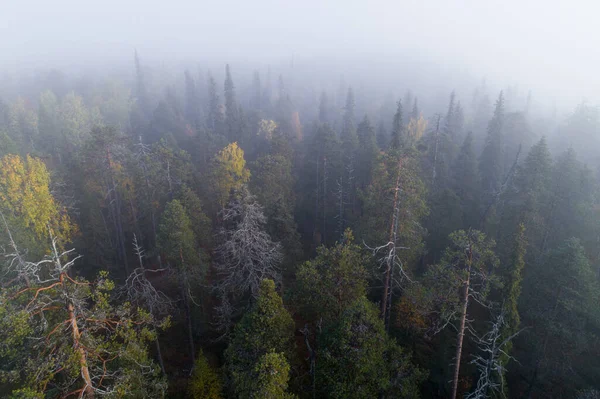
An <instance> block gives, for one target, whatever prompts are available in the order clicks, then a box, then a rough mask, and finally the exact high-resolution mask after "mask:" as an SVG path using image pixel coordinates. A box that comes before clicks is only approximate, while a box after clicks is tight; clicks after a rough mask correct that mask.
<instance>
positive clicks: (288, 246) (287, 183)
mask: <svg viewBox="0 0 600 399" xmlns="http://www.w3.org/2000/svg"><path fill="white" fill-rule="evenodd" d="M294 182H295V181H294V178H293V176H292V163H291V160H290V159H289V158H287V157H285V156H283V155H264V156H262V157H260V158H258V159H257V160H256V162H255V163H254V164H253V172H252V180H251V185H250V187H251V189H252V192H255V193H257V195H256V196H257V199H258V202H259V203H260V204H261V205H263V207H264V210H265V216H266V217H267V220H268V221H267V226H266V227H267V232H268V233H269V235H270V236H271V237H276V238H277V239H278V240H280V241H281V243H282V245H283V247H284V248H285V254H286V259H285V261H284V263H286V264H287V265H292V264H293V263H294V262H296V261H297V260H298V259H299V258H300V257H301V247H300V237H299V235H298V232H297V229H296V222H295V221H294V207H295V203H296V201H295V195H294V192H293V189H294ZM286 269H287V268H286Z"/></svg>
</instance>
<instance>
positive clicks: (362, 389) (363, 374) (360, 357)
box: [317, 297, 424, 399]
mask: <svg viewBox="0 0 600 399" xmlns="http://www.w3.org/2000/svg"><path fill="white" fill-rule="evenodd" d="M321 347H322V349H321V352H320V356H319V359H318V361H317V379H318V381H319V385H320V386H322V391H323V394H324V395H325V397H329V398H356V399H358V398H365V399H367V398H376V397H378V396H380V395H381V396H383V397H390V398H396V397H403V398H417V397H418V385H419V384H420V383H421V381H422V380H423V377H424V374H423V373H422V372H421V371H420V370H418V369H416V368H415V367H414V366H412V365H411V364H410V359H409V357H408V356H407V355H406V354H405V353H404V351H403V350H401V349H400V348H399V347H398V345H397V344H396V343H395V342H394V341H393V340H392V339H390V338H388V336H387V334H386V332H385V330H384V326H383V322H382V321H381V319H380V318H379V312H378V310H377V308H376V307H375V306H374V305H373V304H371V303H370V302H369V301H368V300H367V299H366V298H365V297H362V298H359V299H358V300H357V301H355V302H354V304H353V305H352V306H350V307H349V308H348V309H346V310H345V312H344V313H343V314H342V315H341V318H340V319H339V321H338V322H337V323H335V324H334V325H333V326H332V327H331V328H330V329H328V330H326V331H325V332H324V333H323V338H322V345H321Z"/></svg>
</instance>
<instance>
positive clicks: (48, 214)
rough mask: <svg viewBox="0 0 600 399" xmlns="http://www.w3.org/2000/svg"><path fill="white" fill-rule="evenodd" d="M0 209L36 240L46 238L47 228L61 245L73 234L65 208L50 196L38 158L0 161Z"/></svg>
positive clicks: (16, 157)
mask: <svg viewBox="0 0 600 399" xmlns="http://www.w3.org/2000/svg"><path fill="white" fill-rule="evenodd" d="M0 208H1V209H2V211H3V213H4V214H5V216H6V217H8V218H9V219H10V220H11V221H12V222H16V223H18V224H19V225H20V226H22V227H24V228H26V229H29V230H31V231H32V232H33V233H34V234H35V236H36V237H37V238H45V237H48V235H49V229H51V230H52V233H53V234H54V235H55V236H56V237H57V238H59V240H60V241H61V242H63V243H64V242H66V241H69V240H70V238H71V237H72V235H73V234H74V233H75V229H76V228H75V226H74V225H73V224H72V222H71V220H70V218H69V216H68V215H67V213H66V211H65V209H64V208H63V207H61V206H60V205H58V204H57V203H56V201H55V199H54V197H53V196H52V194H51V193H50V174H49V173H48V170H47V169H46V165H45V164H44V162H42V160H40V159H39V158H34V157H31V156H29V155H27V157H26V158H25V162H23V159H22V158H21V157H20V156H19V155H13V154H10V155H6V156H5V157H3V158H2V159H1V160H0Z"/></svg>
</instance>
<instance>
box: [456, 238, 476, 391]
mask: <svg viewBox="0 0 600 399" xmlns="http://www.w3.org/2000/svg"><path fill="white" fill-rule="evenodd" d="M472 263H473V250H472V249H471V248H469V256H468V260H467V279H466V280H465V282H464V284H463V292H462V303H461V313H460V326H459V329H458V337H457V340H456V356H455V360H454V378H453V379H452V399H456V392H457V390H458V376H459V373H460V358H461V355H462V346H463V338H464V336H465V323H466V321H467V307H468V306H469V283H470V281H471V265H472Z"/></svg>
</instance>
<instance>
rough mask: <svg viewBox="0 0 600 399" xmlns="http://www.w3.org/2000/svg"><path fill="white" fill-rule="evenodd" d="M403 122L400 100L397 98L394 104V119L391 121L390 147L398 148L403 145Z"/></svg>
mask: <svg viewBox="0 0 600 399" xmlns="http://www.w3.org/2000/svg"><path fill="white" fill-rule="evenodd" d="M404 139H405V137H404V122H403V120H402V101H400V100H398V103H397V105H396V113H395V114H394V121H393V123H392V140H391V142H390V147H391V148H392V149H399V148H401V147H402V146H403V145H404Z"/></svg>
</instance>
